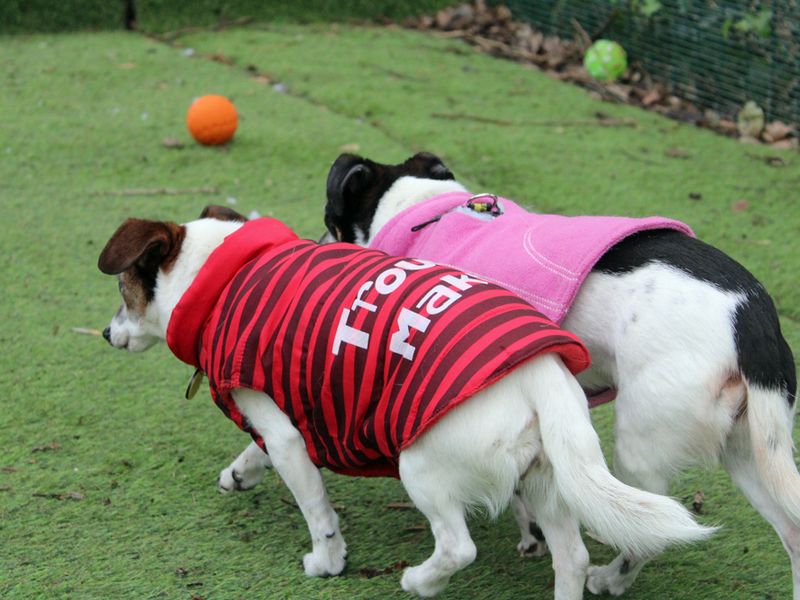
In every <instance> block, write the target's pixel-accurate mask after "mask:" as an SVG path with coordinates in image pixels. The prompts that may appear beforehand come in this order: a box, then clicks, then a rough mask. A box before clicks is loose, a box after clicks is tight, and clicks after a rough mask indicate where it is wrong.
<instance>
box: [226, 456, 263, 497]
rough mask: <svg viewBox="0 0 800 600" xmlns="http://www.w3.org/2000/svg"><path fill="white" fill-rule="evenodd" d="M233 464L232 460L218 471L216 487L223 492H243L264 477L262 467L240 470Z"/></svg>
mask: <svg viewBox="0 0 800 600" xmlns="http://www.w3.org/2000/svg"><path fill="white" fill-rule="evenodd" d="M235 464H236V463H235V462H234V463H232V464H231V465H229V466H228V467H226V468H224V469H222V471H220V472H219V478H218V479H217V489H218V490H219V491H220V492H221V493H223V494H227V493H229V492H233V491H237V492H243V491H245V490H250V489H252V488H254V487H255V486H257V485H258V484H259V483H260V482H261V480H262V479H263V478H264V470H263V469H249V470H244V471H240V470H239V469H237V468H236V467H235V466H234V465H235Z"/></svg>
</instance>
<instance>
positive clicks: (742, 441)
mask: <svg viewBox="0 0 800 600" xmlns="http://www.w3.org/2000/svg"><path fill="white" fill-rule="evenodd" d="M750 448H751V446H750V441H749V437H748V433H747V432H746V431H744V429H743V428H740V427H737V429H736V431H735V433H734V435H732V436H731V443H730V444H729V445H728V447H727V448H726V449H725V453H724V455H723V464H724V465H725V468H726V469H727V470H728V473H730V475H731V479H733V482H734V483H735V484H736V485H737V487H738V488H739V489H740V490H742V493H743V494H744V495H745V496H746V497H747V499H748V500H749V501H750V504H752V505H753V507H754V508H755V509H756V510H757V511H758V512H759V514H761V516H762V517H764V518H765V519H766V520H767V521H768V522H769V524H770V525H772V527H773V528H774V529H775V531H776V532H777V533H778V535H779V536H780V538H781V542H783V547H784V548H785V549H786V552H787V553H788V554H789V558H790V559H791V563H792V589H793V598H794V600H800V528H799V527H798V526H797V525H795V524H794V522H793V521H792V519H791V518H790V517H789V515H788V514H787V513H786V511H785V510H783V509H782V508H781V507H780V506H779V505H778V504H777V503H776V502H775V500H774V499H773V498H772V497H771V496H770V494H769V492H768V491H767V489H766V487H765V486H764V482H763V481H762V479H761V477H760V475H759V473H758V469H757V468H756V464H755V460H754V458H753V454H752V451H751V449H750Z"/></svg>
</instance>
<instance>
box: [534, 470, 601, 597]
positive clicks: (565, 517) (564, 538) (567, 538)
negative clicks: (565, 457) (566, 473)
mask: <svg viewBox="0 0 800 600" xmlns="http://www.w3.org/2000/svg"><path fill="white" fill-rule="evenodd" d="M520 487H521V490H522V498H521V499H522V501H523V502H524V503H525V504H526V506H528V507H534V506H535V507H536V518H537V523H538V526H539V527H541V531H542V533H543V536H542V537H546V538H547V544H548V546H549V547H550V553H551V555H552V559H553V571H554V572H555V591H554V597H555V600H580V599H581V598H583V586H584V582H585V581H586V570H587V568H588V566H589V552H588V551H587V550H586V546H585V545H584V543H583V539H582V538H581V533H580V523H579V522H578V520H577V519H576V518H575V517H574V516H573V515H572V514H571V513H570V511H569V509H568V508H567V507H566V506H564V504H563V503H562V502H561V499H560V497H559V494H558V491H557V489H556V487H555V484H554V481H553V472H552V469H551V468H549V467H545V468H538V469H536V471H535V472H531V473H530V474H529V475H528V476H527V477H526V478H525V480H524V481H523V482H522V484H521V486H520Z"/></svg>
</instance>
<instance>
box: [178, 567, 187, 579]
mask: <svg viewBox="0 0 800 600" xmlns="http://www.w3.org/2000/svg"><path fill="white" fill-rule="evenodd" d="M188 574H189V571H188V570H187V569H184V568H183V567H178V568H177V569H175V575H177V576H178V577H186V576H187V575H188Z"/></svg>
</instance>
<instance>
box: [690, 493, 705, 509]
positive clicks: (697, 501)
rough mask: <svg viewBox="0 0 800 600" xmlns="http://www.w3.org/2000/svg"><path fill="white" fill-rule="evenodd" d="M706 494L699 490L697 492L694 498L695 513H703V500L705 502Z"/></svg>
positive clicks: (693, 507)
mask: <svg viewBox="0 0 800 600" xmlns="http://www.w3.org/2000/svg"><path fill="white" fill-rule="evenodd" d="M705 499H706V495H705V494H704V493H703V492H700V491H698V492H697V493H695V495H694V498H693V499H692V510H694V512H695V513H697V514H698V515H699V514H702V512H703V502H705Z"/></svg>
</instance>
